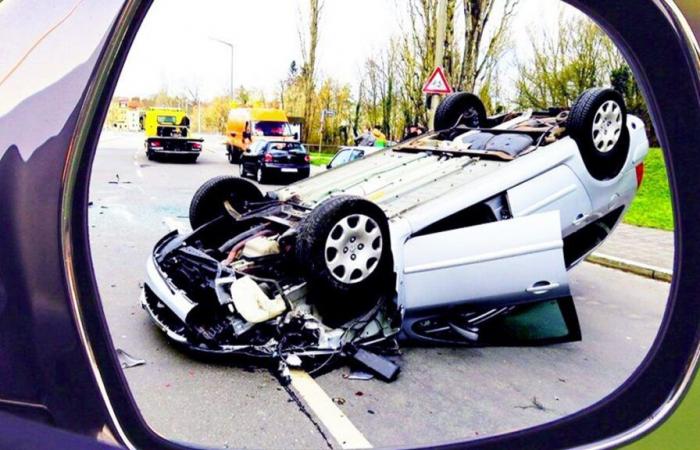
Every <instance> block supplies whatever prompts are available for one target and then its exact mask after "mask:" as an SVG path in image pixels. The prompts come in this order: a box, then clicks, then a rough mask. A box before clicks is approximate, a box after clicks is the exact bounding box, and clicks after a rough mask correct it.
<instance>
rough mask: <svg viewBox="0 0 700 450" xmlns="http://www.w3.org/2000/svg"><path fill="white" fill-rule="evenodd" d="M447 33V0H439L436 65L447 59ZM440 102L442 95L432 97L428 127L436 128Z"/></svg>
mask: <svg viewBox="0 0 700 450" xmlns="http://www.w3.org/2000/svg"><path fill="white" fill-rule="evenodd" d="M446 34H447V0H438V5H437V30H436V33H435V67H439V66H442V64H443V62H444V59H445V38H446ZM439 104H440V96H439V95H433V96H431V97H430V112H429V114H428V120H429V123H428V127H429V128H430V129H431V130H433V129H435V113H436V112H437V108H438V105H439Z"/></svg>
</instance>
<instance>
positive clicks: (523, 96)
mask: <svg viewBox="0 0 700 450" xmlns="http://www.w3.org/2000/svg"><path fill="white" fill-rule="evenodd" d="M559 23H560V25H559V29H558V30H556V32H555V33H553V34H551V35H544V37H543V36H542V35H537V36H534V35H533V36H530V39H531V41H532V51H533V56H532V58H531V59H530V60H528V61H526V62H520V63H519V78H518V79H517V81H516V89H517V95H518V97H517V99H516V102H517V103H518V105H519V106H521V107H526V108H529V107H533V108H546V107H549V106H562V107H566V106H570V105H571V104H572V103H573V101H574V100H575V99H576V98H577V97H578V96H579V94H580V93H581V92H583V91H584V90H586V89H588V88H591V87H594V86H599V85H601V84H608V83H609V82H610V74H611V72H612V71H613V69H616V68H618V67H619V65H620V58H621V57H620V56H618V55H616V51H615V50H614V49H612V50H611V48H610V45H612V44H611V43H609V39H608V37H607V36H606V35H605V34H604V33H603V32H602V30H600V28H598V26H597V25H595V24H594V23H592V22H590V21H588V20H585V19H569V20H564V19H563V18H562V19H561V20H560V21H559Z"/></svg>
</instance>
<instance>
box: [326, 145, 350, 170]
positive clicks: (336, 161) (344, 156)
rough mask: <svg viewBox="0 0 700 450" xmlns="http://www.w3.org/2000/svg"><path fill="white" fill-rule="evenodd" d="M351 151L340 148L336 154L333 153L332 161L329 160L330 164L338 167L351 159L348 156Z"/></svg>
mask: <svg viewBox="0 0 700 450" xmlns="http://www.w3.org/2000/svg"><path fill="white" fill-rule="evenodd" d="M352 153H353V150H352V149H349V148H346V149H345V150H341V151H340V152H339V153H338V154H337V155H335V158H333V161H331V164H330V166H331V167H338V166H342V165H343V164H347V163H349V162H350V161H351V159H350V158H352Z"/></svg>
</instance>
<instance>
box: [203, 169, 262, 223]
mask: <svg viewBox="0 0 700 450" xmlns="http://www.w3.org/2000/svg"><path fill="white" fill-rule="evenodd" d="M263 199H264V196H263V194H262V192H260V189H258V188H257V186H255V185H254V184H253V183H251V182H250V181H248V180H244V179H242V178H238V177H232V176H221V177H216V178H213V179H211V180H209V181H207V182H206V183H204V184H203V185H202V187H200V188H199V189H198V190H197V192H196V193H195V194H194V197H192V202H191V203H190V225H191V226H192V229H193V230H196V229H197V228H199V227H201V226H202V225H205V224H207V223H209V222H211V221H212V220H214V219H216V218H218V217H221V216H224V215H226V214H228V210H229V209H232V210H234V211H236V212H237V213H239V214H242V213H244V212H245V211H246V210H247V209H248V205H249V203H251V202H261V201H263Z"/></svg>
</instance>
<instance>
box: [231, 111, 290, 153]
mask: <svg viewBox="0 0 700 450" xmlns="http://www.w3.org/2000/svg"><path fill="white" fill-rule="evenodd" d="M258 140H275V141H281V142H297V141H299V133H298V132H296V133H295V132H294V131H293V129H292V127H291V126H290V124H289V119H288V118H287V114H286V113H285V112H284V111H282V110H281V109H274V108H236V109H233V110H231V111H230V113H229V116H228V121H227V123H226V153H227V155H228V160H229V162H230V163H231V164H238V163H240V160H241V154H243V153H244V152H246V151H247V150H248V148H250V145H251V144H252V143H254V142H255V141H258Z"/></svg>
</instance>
